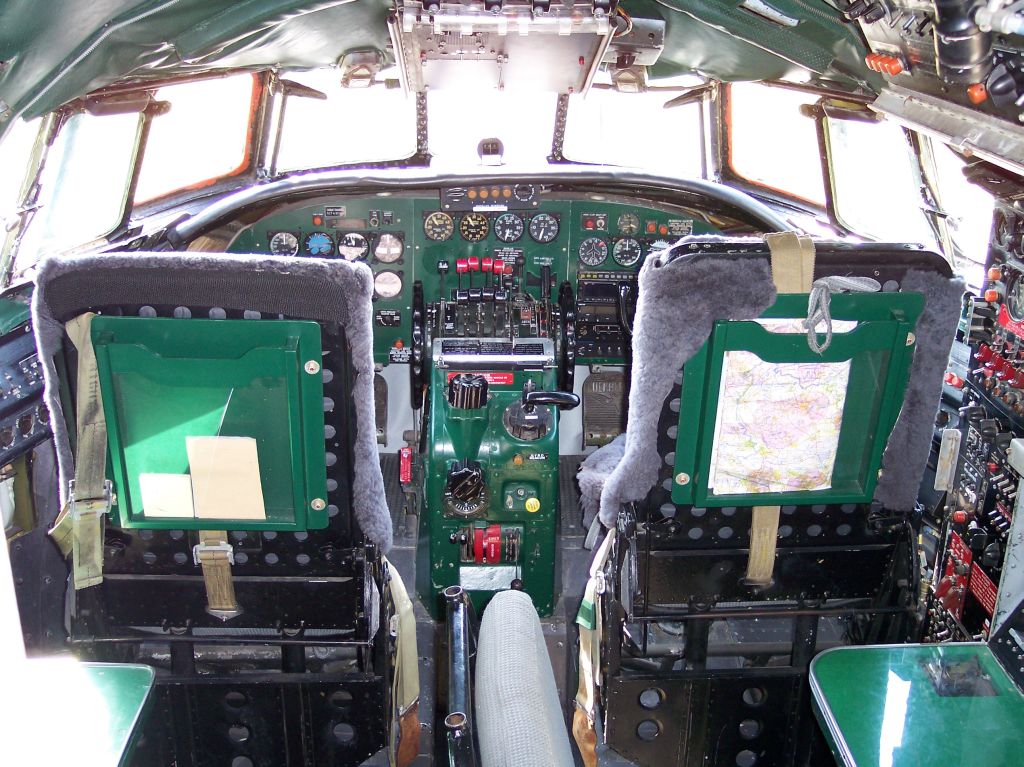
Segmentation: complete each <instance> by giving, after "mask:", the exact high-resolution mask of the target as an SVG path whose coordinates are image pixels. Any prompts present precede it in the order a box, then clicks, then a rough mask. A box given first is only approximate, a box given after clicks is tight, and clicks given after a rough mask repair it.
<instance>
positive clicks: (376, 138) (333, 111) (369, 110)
mask: <svg viewBox="0 0 1024 767" xmlns="http://www.w3.org/2000/svg"><path fill="white" fill-rule="evenodd" d="M283 77H284V79H286V80H291V81H293V82H296V83H299V84H301V85H306V86H308V87H310V88H314V89H315V90H318V91H320V92H321V93H323V94H325V95H326V96H327V99H326V100H320V99H313V98H302V97H299V96H294V95H293V96H289V97H288V102H287V106H286V107H285V113H284V130H283V131H282V134H281V149H280V152H279V154H278V159H277V168H278V170H296V169H299V168H323V167H331V166H334V165H352V164H357V163H367V162H384V161H387V160H404V159H405V158H407V157H411V156H412V155H413V154H415V153H416V99H415V98H414V97H413V96H406V95H405V94H404V93H403V92H402V89H401V88H389V87H385V86H384V85H382V84H381V85H373V86H371V87H369V88H343V87H342V86H341V73H340V72H339V70H337V69H317V70H313V71H310V72H286V73H285V74H284V75H283ZM387 77H388V74H387V73H381V74H380V75H378V80H383V79H386V78H387Z"/></svg>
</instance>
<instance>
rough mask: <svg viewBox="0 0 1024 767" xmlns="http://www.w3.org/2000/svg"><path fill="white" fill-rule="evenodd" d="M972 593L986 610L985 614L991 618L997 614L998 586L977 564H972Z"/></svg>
mask: <svg viewBox="0 0 1024 767" xmlns="http://www.w3.org/2000/svg"><path fill="white" fill-rule="evenodd" d="M970 591H971V594H973V595H974V598H975V599H977V600H978V602H980V603H981V606H982V607H984V608H985V612H987V613H988V614H989V617H991V616H992V615H994V614H995V611H996V592H997V588H996V584H994V583H993V582H992V579H991V578H989V577H988V576H987V575H985V572H984V570H982V569H981V568H980V567H978V564H977V563H976V562H972V563H971V582H970Z"/></svg>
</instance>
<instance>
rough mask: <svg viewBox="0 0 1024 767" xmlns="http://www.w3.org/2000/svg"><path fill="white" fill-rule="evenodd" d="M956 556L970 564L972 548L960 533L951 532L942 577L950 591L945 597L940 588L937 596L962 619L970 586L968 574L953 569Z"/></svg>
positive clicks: (950, 610) (964, 562) (947, 589)
mask: <svg viewBox="0 0 1024 767" xmlns="http://www.w3.org/2000/svg"><path fill="white" fill-rule="evenodd" d="M954 558H955V559H957V560H959V561H960V562H962V563H963V564H965V565H969V564H971V550H970V549H969V548H967V544H966V543H964V541H963V539H962V538H961V537H960V536H959V535H957V534H956V533H950V535H949V557H948V558H947V559H946V569H945V572H944V573H943V576H944V577H943V578H942V580H943V581H945V582H946V591H947V592H948V593H947V594H946V595H945V597H944V598H943V597H942V596H939V595H938V593H937V592H938V590H937V589H936V596H938V598H939V600H940V601H941V602H942V606H943V607H945V608H946V609H947V610H949V612H951V613H953V615H955V616H956V617H957V619H960V618H962V617H963V615H964V596H965V595H966V593H967V591H968V589H969V586H968V583H967V575H960V574H959V573H957V572H956V571H955V570H954V569H953V560H954Z"/></svg>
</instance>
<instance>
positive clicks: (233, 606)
mask: <svg viewBox="0 0 1024 767" xmlns="http://www.w3.org/2000/svg"><path fill="white" fill-rule="evenodd" d="M192 559H193V561H195V563H196V564H197V565H199V566H200V567H202V568H203V582H204V583H205V584H206V611H207V612H208V613H210V614H211V615H214V616H216V617H218V618H220V619H221V620H227V619H228V618H234V617H235V616H236V615H238V614H240V613H241V612H242V611H241V609H240V608H239V607H238V600H237V599H236V598H235V584H234V581H232V580H231V565H233V564H234V563H235V551H234V548H233V547H232V546H231V544H230V543H228V534H227V532H226V531H224V530H200V531H199V543H198V545H196V546H194V547H193V549H192Z"/></svg>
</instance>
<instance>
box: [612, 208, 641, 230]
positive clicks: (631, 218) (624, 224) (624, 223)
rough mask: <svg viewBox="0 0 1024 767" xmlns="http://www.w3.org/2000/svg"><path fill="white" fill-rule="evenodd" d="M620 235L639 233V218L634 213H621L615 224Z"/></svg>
mask: <svg viewBox="0 0 1024 767" xmlns="http://www.w3.org/2000/svg"><path fill="white" fill-rule="evenodd" d="M617 224H618V227H619V231H620V232H622V234H628V235H633V234H636V233H637V232H639V231H640V216H638V215H637V214H636V213H623V214H622V215H621V216H619V220H618V222H617Z"/></svg>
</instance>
